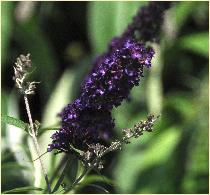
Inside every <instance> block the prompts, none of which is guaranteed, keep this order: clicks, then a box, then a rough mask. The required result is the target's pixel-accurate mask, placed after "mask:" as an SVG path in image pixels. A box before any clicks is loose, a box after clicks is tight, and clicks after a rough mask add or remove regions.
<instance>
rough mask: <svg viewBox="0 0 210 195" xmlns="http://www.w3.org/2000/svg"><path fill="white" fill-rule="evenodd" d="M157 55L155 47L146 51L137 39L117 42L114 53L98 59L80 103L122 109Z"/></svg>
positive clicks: (85, 85) (84, 88)
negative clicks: (124, 102)
mask: <svg viewBox="0 0 210 195" xmlns="http://www.w3.org/2000/svg"><path fill="white" fill-rule="evenodd" d="M153 55H154V50H153V49H152V48H146V47H145V45H144V44H143V43H138V42H137V41H136V40H135V39H126V40H124V41H123V42H122V43H120V44H119V43H118V46H117V47H115V50H112V51H111V52H109V53H107V54H106V55H104V56H103V57H101V59H99V60H98V64H96V65H95V68H93V70H92V72H91V73H90V75H89V76H88V77H87V78H86V80H85V82H84V84H83V86H82V89H81V101H82V102H83V103H84V105H85V107H88V108H94V109H101V108H102V109H109V110H111V109H112V108H113V106H116V107H117V106H119V105H120V104H121V102H122V101H123V100H124V99H126V98H127V97H128V95H129V93H130V90H131V89H132V88H133V87H134V86H135V85H139V81H140V77H143V68H144V67H147V68H149V67H151V60H152V57H153Z"/></svg>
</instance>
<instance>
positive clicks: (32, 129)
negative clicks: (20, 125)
mask: <svg viewBox="0 0 210 195" xmlns="http://www.w3.org/2000/svg"><path fill="white" fill-rule="evenodd" d="M24 101H25V106H26V111H27V115H28V119H29V124H30V130H29V134H30V136H31V137H32V140H33V143H34V146H35V149H36V153H37V155H38V156H39V157H40V156H41V152H40V148H39V144H38V141H37V137H36V135H37V132H36V130H35V129H34V124H33V120H32V116H31V111H30V107H29V102H28V98H27V95H26V94H25V95H24ZM39 161H40V164H41V169H42V172H43V174H44V178H45V181H46V184H47V188H48V192H49V193H51V186H50V182H49V179H48V175H47V171H46V168H45V166H44V163H43V161H42V159H41V158H39Z"/></svg>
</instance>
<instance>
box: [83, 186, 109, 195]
mask: <svg viewBox="0 0 210 195" xmlns="http://www.w3.org/2000/svg"><path fill="white" fill-rule="evenodd" d="M87 186H90V187H94V188H96V189H99V190H100V191H102V192H105V193H106V194H109V193H110V192H109V191H108V190H107V189H105V188H104V187H102V186H99V185H96V184H88V185H87Z"/></svg>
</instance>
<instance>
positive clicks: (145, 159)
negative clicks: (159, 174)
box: [115, 127, 181, 193]
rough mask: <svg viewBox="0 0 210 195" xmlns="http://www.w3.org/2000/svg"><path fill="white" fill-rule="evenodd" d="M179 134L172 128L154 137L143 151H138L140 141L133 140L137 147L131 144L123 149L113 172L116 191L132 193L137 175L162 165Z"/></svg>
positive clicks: (174, 145)
mask: <svg viewBox="0 0 210 195" xmlns="http://www.w3.org/2000/svg"><path fill="white" fill-rule="evenodd" d="M180 133H181V132H180V131H179V130H178V129H177V128H176V127H172V128H170V129H168V130H167V131H165V132H161V134H159V135H156V137H155V139H153V140H152V141H150V142H149V143H150V144H149V146H147V148H145V149H144V150H141V149H140V148H141V142H140V140H135V141H136V142H137V143H138V142H139V144H138V145H137V144H134V143H133V142H132V144H129V145H128V146H127V147H124V148H123V150H124V151H123V152H122V153H121V155H120V159H119V163H118V166H117V168H116V171H115V179H116V183H117V186H118V187H117V191H118V192H121V193H122V192H123V193H132V192H133V191H134V189H133V188H134V184H135V182H136V181H137V180H138V175H139V174H141V172H142V171H143V170H145V169H148V168H150V167H153V166H156V165H160V164H164V163H165V162H166V161H167V159H168V157H169V156H170V154H171V153H172V151H173V150H174V149H175V147H176V144H177V142H178V140H179V136H180ZM143 136H144V135H143ZM142 138H143V137H142ZM134 146H135V147H134ZM137 148H138V150H137Z"/></svg>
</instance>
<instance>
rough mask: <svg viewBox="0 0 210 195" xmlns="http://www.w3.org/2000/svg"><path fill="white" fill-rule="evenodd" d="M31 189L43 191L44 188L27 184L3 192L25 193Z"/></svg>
mask: <svg viewBox="0 0 210 195" xmlns="http://www.w3.org/2000/svg"><path fill="white" fill-rule="evenodd" d="M30 191H43V189H42V188H37V187H33V186H27V187H21V188H14V189H12V190H8V191H4V192H3V194H12V193H24V192H30Z"/></svg>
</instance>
